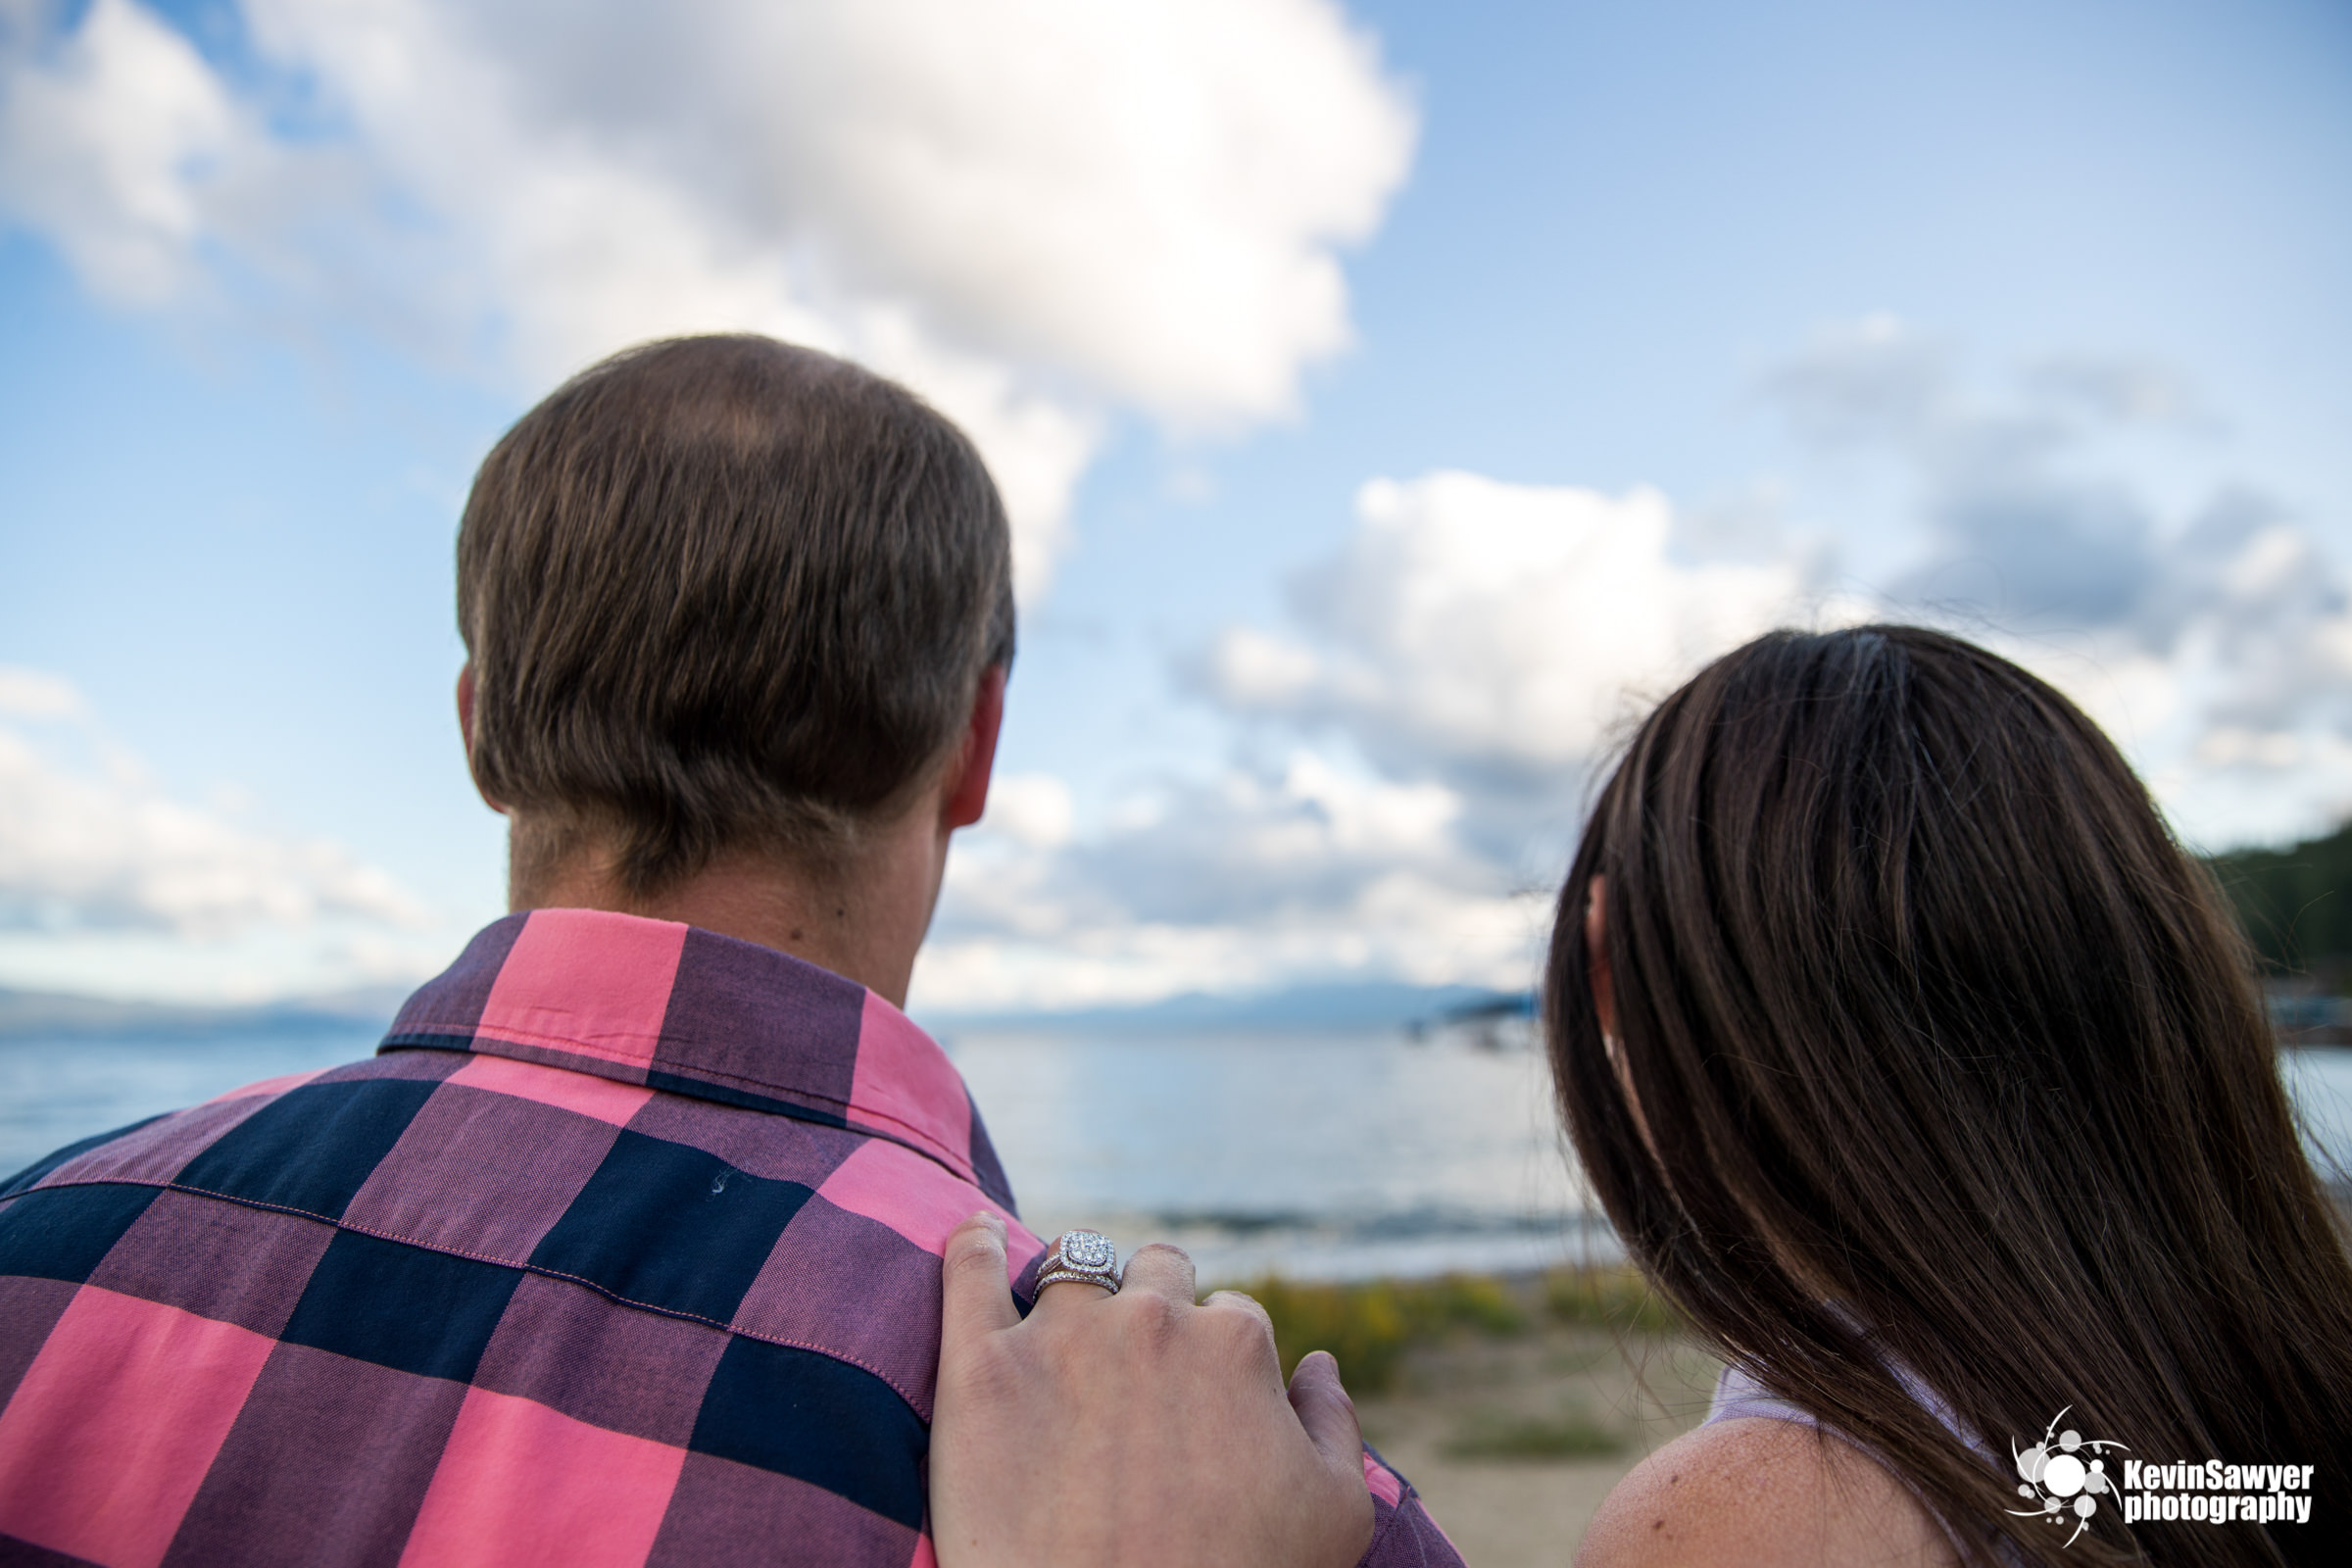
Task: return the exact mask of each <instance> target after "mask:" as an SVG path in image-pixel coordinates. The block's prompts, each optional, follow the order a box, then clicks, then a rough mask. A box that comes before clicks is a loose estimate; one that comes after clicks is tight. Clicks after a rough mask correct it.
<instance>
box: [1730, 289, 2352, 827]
mask: <svg viewBox="0 0 2352 1568" xmlns="http://www.w3.org/2000/svg"><path fill="white" fill-rule="evenodd" d="M1765 387H1766V392H1767V395H1768V396H1769V397H1770V398H1771V399H1772V401H1773V402H1775V403H1776V404H1777V405H1778V406H1779V407H1780V408H1781V410H1782V411H1783V412H1784V413H1785V414H1786V415H1787V416H1788V417H1789V421H1790V423H1791V425H1792V426H1793V427H1794V428H1795V429H1796V430H1797V431H1798V432H1799V433H1800V434H1801V435H1803V436H1805V437H1806V438H1807V439H1808V440H1810V441H1812V442H1814V443H1816V444H1819V445H1824V446H1829V447H1835V448H1838V449H1839V450H1840V451H1842V452H1844V453H1847V454H1859V455H1861V456H1862V457H1864V458H1866V459H1874V460H1876V461H1878V462H1880V463H1881V464H1883V465H1886V466H1890V467H1891V468H1892V469H1893V471H1894V472H1895V473H1896V474H1897V475H1899V476H1900V478H1901V480H1902V482H1903V485H1904V488H1905V490H1906V491H1907V495H1906V496H1905V499H1904V504H1905V509H1906V511H1907V512H1908V513H1909V514H1910V516H1909V518H1908V519H1907V520H1908V521H1909V523H1910V526H1909V529H1908V538H1909V541H1910V546H1911V548H1910V552H1909V563H1908V564H1907V565H1906V566H1905V567H1904V568H1903V569H1901V570H1899V571H1897V572H1895V573H1894V574H1893V575H1892V576H1891V578H1890V579H1889V580H1888V581H1887V584H1886V586H1885V608H1886V610H1887V612H1888V613H1893V614H1897V615H1902V616H1908V617H1917V616H1920V615H1923V614H1925V615H1930V616H1934V617H1936V618H1941V619H1945V620H1948V621H1950V622H1951V623H1953V624H1954V625H1955V627H1956V629H1958V630H1960V631H1962V632H1963V634H1966V635H1973V636H1977V637H1979V638H1982V639H1983V640H1985V641H1986V642H1988V643H1990V644H1992V645H1993V646H1995V647H1997V648H1999V649H2000V650H2001V651H2002V652H2003V653H2005V654H2007V655H2009V656H2010V657H2012V658H2015V659H2017V660H2019V661H2020V662H2023V663H2025V664H2027V665H2028V666H2030V667H2032V668H2034V669H2035V670H2036V671H2038V672H2039V673H2041V674H2042V675H2044V676H2045V677H2047V678H2048V679H2050V680H2052V681H2053V682H2055V683H2056V684H2057V685H2059V686H2060V687H2061V688H2062V689H2064V690H2066V691H2067V693H2068V694H2069V695H2070V696H2072V697H2074V698H2075V699H2076V700H2077V701H2079V702H2081V703H2082V705H2083V707H2084V708H2085V709H2086V710H2087V711H2090V712H2091V714H2092V715H2093V716H2094V717H2096V718H2097V719H2098V720H2099V721H2100V722H2101V723H2102V724H2103V725H2105V726H2106V727H2107V728H2108V730H2109V731H2110V732H2111V733H2112V734H2114V735H2115V736H2116V737H2117V739H2118V740H2119V741H2120V742H2121V743H2122V744H2123V745H2124V747H2125V748H2126V750H2127V751H2128V752H2129V753H2130V754H2131V756H2132V758H2133V760H2134V761H2135V762H2136V763H2137V765H2138V766H2139V767H2140V768H2141V769H2142V771H2143V772H2145V773H2146V774H2147V776H2148V778H2149V780H2150V782H2151V784H2152V785H2153V786H2154V788H2155V790H2156V792H2157V794H2158V797H2159V799H2160V800H2161V801H2162V802H2163V803H2164V805H2165V807H2166V809H2168V811H2170V812H2171V813H2172V815H2173V817H2174V819H2175V822H2176V824H2177V825H2179V826H2180V828H2181V829H2182V830H2183V831H2184V832H2185V833H2186V834H2187V835H2188V836H2189V837H2190V838H2192V839H2193V840H2196V841H2198V842H2201V843H2204V844H2208V845H2212V846H2215V847H2222V846H2227V845H2231V844H2238V843H2244V842H2248V841H2254V840H2273V841H2276V840H2278V839H2283V838H2286V837H2289V836H2292V835H2294V834H2297V833H2302V832H2307V831H2311V830H2313V829H2316V828H2320V827H2322V826H2325V825H2327V824H2329V823H2331V822H2333V821H2334V820H2336V819H2338V818H2339V817H2341V816H2342V815H2343V814H2344V813H2345V812H2346V811H2347V810H2352V784H2347V783H2346V782H2345V778H2346V775H2345V774H2344V772H2343V770H2342V760H2343V758H2344V756H2345V755H2346V752H2347V750H2348V749H2352V577H2347V575H2346V573H2345V571H2344V568H2343V567H2342V565H2341V564H2339V563H2337V562H2336V561H2334V560H2333V559H2331V558H2330V556H2329V555H2328V553H2327V551H2326V550H2324V549H2323V548H2322V547H2321V545H2320V543H2319V542H2318V540H2317V539H2316V538H2315V537H2314V536H2313V534H2312V532H2311V531H2310V529H2309V528H2308V527H2307V526H2305V525H2304V523H2303V522H2302V520H2301V519H2299V518H2297V517H2296V516H2295V515H2293V512H2292V510H2291V509H2290V508H2289V507H2288V506H2287V505H2285V504H2284V503H2282V502H2280V501H2279V500H2278V499H2276V498H2274V497H2271V496H2269V495H2266V494H2264V493H2263V492H2261V491H2259V490H2255V489H2251V488H2249V487H2247V486H2246V485H2244V484H2243V483H2242V482H2238V481H2235V480H2233V479H2231V478H2229V476H2228V475H2227V472H2226V470H2225V472H2224V473H2223V474H2221V475H2217V476H2215V477H2213V478H2211V479H2210V480H2208V481H2207V482H2205V483H2204V484H2202V485H2201V486H2191V487H2186V488H2183V487H2181V486H2179V485H2175V486H2173V487H2172V488H2173V489H2174V491H2175V492H2176V493H2174V494H2171V495H2166V494H2162V493H2160V492H2159V490H2158V487H2157V486H2156V485H2154V484H2153V483H2151V482H2150V481H2149V480H2148V479H2147V478H2146V477H2144V475H2145V474H2146V473H2147V471H2148V470H2149V468H2150V465H2149V463H2148V462H2147V461H2146V459H2145V457H2144V455H2135V454H2134V453H2133V452H2132V451H2131V449H2130V448H2128V447H2125V446H2123V445H2122V444H2121V443H2123V442H2125V441H2127V440H2128V439H2129V438H2131V437H2133V436H2135V435H2144V434H2145V432H2146V431H2147V430H2148V429H2150V428H2151V427H2154V428H2157V429H2160V430H2167V431H2170V432H2172V433H2173V434H2174V436H2175V441H2174V444H2173V448H2172V449H2171V455H2177V454H2178V453H2179V451H2180V450H2181V449H2182V447H2183V445H2184V444H2183V443H2182V442H2180V439H2179V437H2180V436H2182V435H2186V436H2188V437H2191V438H2199V437H2205V436H2210V435H2211V434H2212V433H2213V431H2214V430H2215V428H2216V427H2217V425H2218V421H2217V420H2216V419H2215V418H2214V417H2212V416H2211V415H2210V414H2208V413H2206V412H2204V411H2203V409H2202V406H2201V404H2200V403H2199V400H2198V398H2197V395H2196V393H2195V392H2194V390H2193V389H2192V388H2190V387H2189V386H2187V385H2186V384H2185V383H2184V382H2183V381H2182V380H2181V379H2180V377H2179V376H2177V375H2175V374H2173V373H2171V372H2169V371H2165V370H2163V369H2162V368H2156V367H2152V366H2149V365H2147V364H2145V363H2144V362H2140V361H2135V360H2131V359H2128V358H2112V357H2110V358H2096V357H2088V356H2080V355H2077V356H2061V357H2057V358H2054V359H2051V360H2048V361H2045V362H2043V363H2042V364H2041V365H2039V366H2038V367H2035V368H2033V369H2032V370H2030V371H2029V373H2028V374H2027V375H2026V376H2024V377H2023V378H2022V384H2020V385H2019V386H2017V387H2015V388H2013V389H1995V390H1993V391H1990V392H1986V391H1983V390H1980V389H1978V388H1976V387H1973V386H1972V385H1971V384H1970V383H1969V382H1968V381H1967V380H1966V379H1965V378H1964V377H1963V375H1962V373H1961V368H1960V366H1959V365H1958V363H1957V357H1956V355H1954V354H1953V353H1952V352H1951V351H1949V350H1948V349H1946V348H1943V347H1941V346H1939V345H1937V344H1936V343H1935V342H1934V341H1933V340H1932V339H1930V338H1928V337H1927V336H1925V335H1924V334H1922V333H1921V332H1919V331H1918V330H1916V329H1915V328H1912V327H1909V326H1906V325H1905V324H1904V323H1902V322H1900V321H1898V320H1895V319H1891V318H1886V317H1878V318H1872V319H1867V320H1865V321H1862V322H1859V323H1855V324H1852V325H1849V326H1844V327H1839V328H1837V329H1834V330H1832V331H1830V332H1828V333H1825V334H1824V335H1823V336H1822V337H1821V338H1820V339H1819V340H1818V341H1816V342H1815V343H1814V344H1813V345H1812V346H1811V347H1810V348H1808V349H1807V350H1805V351H1804V352H1802V353H1800V354H1798V355H1796V356H1794V357H1792V358H1791V359H1790V360H1789V362H1788V363H1787V364H1786V365H1784V366H1783V367H1781V368H1779V369H1778V370H1776V371H1775V372H1774V373H1773V374H1772V375H1771V376H1769V377H1768V378H1767V379H1766V383H1765ZM2200 444H2201V443H2200V442H2198V441H2196V440H2194V439H2192V440H2191V441H2190V442H2188V443H2186V444H2185V445H2187V446H2190V447H2194V446H2196V445H2200Z"/></svg>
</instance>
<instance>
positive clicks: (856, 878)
mask: <svg viewBox="0 0 2352 1568" xmlns="http://www.w3.org/2000/svg"><path fill="white" fill-rule="evenodd" d="M473 711H474V685H473V667H472V666H471V665H470V664H469V665H467V666H466V668H465V669H464V670H463V671H461V672H460V673H459V676H458V723H459V726H460V728H461V730H462V731H463V733H464V734H465V737H466V756H467V757H468V758H470V757H471V756H472V754H473ZM1004 721H1005V671H1004V669H1003V668H1002V667H998V668H992V669H990V670H988V671H986V672H985V673H983V674H982V676H981V678H980V683H979V688H978V690H977V691H976V692H975V694H974V696H973V699H972V711H971V717H970V719H969V720H968V721H967V722H966V724H965V726H964V732H963V735H962V737H961V739H960V740H958V741H957V742H956V755H955V757H954V758H953V759H951V760H949V761H948V764H947V765H946V766H945V767H943V768H941V769H939V770H938V773H937V776H936V782H935V783H933V784H932V785H931V786H930V787H928V788H927V789H925V790H923V791H922V792H921V793H920V794H919V795H917V797H916V798H915V800H914V801H913V802H912V803H911V804H910V805H908V806H907V808H906V809H904V810H903V811H902V812H901V813H900V814H899V815H898V816H897V817H895V818H893V819H890V820H887V821H877V822H868V823H864V824H861V827H860V833H859V842H858V849H857V851H856V852H855V854H854V855H852V856H851V857H850V858H849V859H848V860H847V861H846V862H845V863H844V864H843V865H841V866H839V867H838V868H836V869H834V870H833V871H832V872H830V873H829V874H827V875H823V876H818V875H814V874H812V873H811V872H810V871H809V869H808V868H807V867H806V866H803V865H801V864H799V863H797V862H795V861H793V860H790V859H788V858H784V857H781V856H777V855H769V854H760V853H757V852H739V853H734V854H722V855H720V856H719V857H718V858H715V859H713V860H712V861H711V863H710V864H709V865H707V866H705V867H704V868H703V869H702V870H700V871H698V872H696V873H695V874H694V875H692V876H689V877H687V878H686V879H684V880H683V881H681V882H678V883H676V884H674V885H673V886H670V887H667V888H664V889H662V891H661V892H660V893H658V894H656V895H654V896H652V897H650V898H640V897H636V896H633V895H631V894H630V893H629V892H627V891H626V890H625V889H623V888H622V887H621V886H620V885H619V883H618V882H617V881H616V880H615V879H614V877H613V874H612V869H611V867H612V856H611V854H610V852H609V851H608V850H606V849H604V848H603V847H602V846H600V845H598V844H597V843H596V842H594V841H593V840H591V841H590V842H589V843H588V844H587V845H586V846H584V847H583V849H582V850H581V851H580V852H579V853H577V854H574V855H573V856H571V857H570V858H568V859H566V860H565V861H564V863H563V864H561V865H559V866H557V867H555V868H554V870H553V871H552V872H550V873H549V874H546V875H543V876H541V877H539V878H537V879H536V880H535V885H534V886H532V887H530V888H528V889H523V888H520V887H515V886H510V889H509V894H510V899H511V901H512V907H514V908H515V909H517V910H520V909H525V908H566V909H612V910H615V911H618V912H619V913H622V914H637V915H644V916H647V917H649V918H652V919H657V920H681V921H684V922H685V923H686V924H688V925H694V926H700V927H701V928H702V929H704V930H706V931H715V932H717V933H718V934H719V935H721V936H729V937H736V938H739V939H740V940H742V941H745V942H757V943H759V944H760V946H762V947H768V948H775V949H777V950H778V951H780V952H784V953H789V954H791V955H792V956H794V957H797V958H805V959H807V960H808V961H809V962H810V963H813V964H816V965H818V966H820V967H822V968H826V969H830V970H832V971H833V972H834V973H835V974H838V975H841V976H842V977H843V978H845V979H849V980H855V981H857V982H858V984H859V985H862V986H864V987H866V988H867V989H868V990H870V991H872V992H874V993H875V994H876V995H878V996H881V997H883V998H885V999H887V1000H888V1001H889V1002H890V1003H891V1004H892V1005H895V1006H901V1007H903V1006H905V1005H907V981H908V979H909V978H910V977H911V975H912V974H913V971H914V956H915V953H916V952H917V950H919V949H920V948H921V947H922V945H923V936H924V933H925V932H927V931H928V930H929V929H930V927H931V912H932V910H933V908H934V907H936V906H937V905H938V903H939V888H940V882H941V879H942V878H943V877H944V876H945V875H946V873H947V864H948V841H949V839H950V838H951V837H952V836H953V835H954V834H955V832H956V829H957V828H963V827H969V826H971V825H972V824H973V823H975V822H977V821H979V820H980V817H981V813H982V812H984V811H985V810H986V809H988V785H989V779H990V777H991V775H992V774H993V772H994V770H995V767H996V759H997V736H998V733H999V731H1000V730H1001V729H1002V727H1003V725H1004ZM482 798H483V800H484V801H485V802H487V803H488V805H489V807H490V809H492V810H494V811H498V812H501V813H502V814H504V815H506V816H507V817H508V818H509V819H510V820H511V821H512V820H515V819H516V817H517V813H516V812H515V811H513V810H511V809H508V808H507V807H505V806H503V805H501V804H500V803H499V802H497V801H494V800H491V799H490V797H489V796H488V795H486V794H485V795H484V796H483V797H482Z"/></svg>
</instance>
